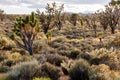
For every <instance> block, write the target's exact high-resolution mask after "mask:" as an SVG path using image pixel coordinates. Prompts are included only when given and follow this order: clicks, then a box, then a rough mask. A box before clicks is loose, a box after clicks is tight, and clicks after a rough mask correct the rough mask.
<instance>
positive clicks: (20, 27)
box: [13, 12, 39, 55]
mask: <svg viewBox="0 0 120 80" xmlns="http://www.w3.org/2000/svg"><path fill="white" fill-rule="evenodd" d="M38 27H39V25H38V21H37V19H36V18H35V14H34V12H32V13H31V15H29V16H26V17H25V18H22V17H19V18H17V19H16V22H15V24H14V29H13V31H14V32H15V34H16V35H17V37H19V39H20V40H21V42H20V41H19V40H18V39H15V38H14V40H15V42H16V43H17V45H18V46H19V47H21V48H23V49H25V50H27V51H28V52H29V54H30V55H33V41H34V40H35V37H36V35H37V32H38V31H39V30H38Z"/></svg>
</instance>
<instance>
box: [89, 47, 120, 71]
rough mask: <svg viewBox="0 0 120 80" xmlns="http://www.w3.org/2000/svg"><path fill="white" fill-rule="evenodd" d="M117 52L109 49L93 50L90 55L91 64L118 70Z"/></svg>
mask: <svg viewBox="0 0 120 80" xmlns="http://www.w3.org/2000/svg"><path fill="white" fill-rule="evenodd" d="M117 54H119V51H117V50H116V49H113V48H110V49H108V50H107V49H106V48H101V49H96V50H93V51H92V52H91V53H90V55H91V58H92V59H91V64H97V65H98V64H106V65H108V66H110V68H111V69H119V57H118V56H117Z"/></svg>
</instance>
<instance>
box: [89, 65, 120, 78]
mask: <svg viewBox="0 0 120 80" xmlns="http://www.w3.org/2000/svg"><path fill="white" fill-rule="evenodd" d="M119 79H120V74H119V72H115V71H113V70H110V68H109V66H107V65H105V64H100V65H98V66H97V65H92V66H91V67H90V69H89V80H119Z"/></svg>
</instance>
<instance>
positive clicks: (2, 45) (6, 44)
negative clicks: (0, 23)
mask: <svg viewBox="0 0 120 80" xmlns="http://www.w3.org/2000/svg"><path fill="white" fill-rule="evenodd" d="M14 46H15V44H14V42H13V41H12V40H10V39H8V38H7V37H5V36H0V49H4V50H11V49H12V48H13V47H14Z"/></svg>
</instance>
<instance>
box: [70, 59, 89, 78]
mask: <svg viewBox="0 0 120 80" xmlns="http://www.w3.org/2000/svg"><path fill="white" fill-rule="evenodd" d="M89 67H90V65H89V63H88V62H87V61H86V60H84V59H79V60H78V61H76V62H75V63H74V65H73V66H72V67H71V68H70V71H69V74H70V78H71V80H89V76H88V69H89Z"/></svg>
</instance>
